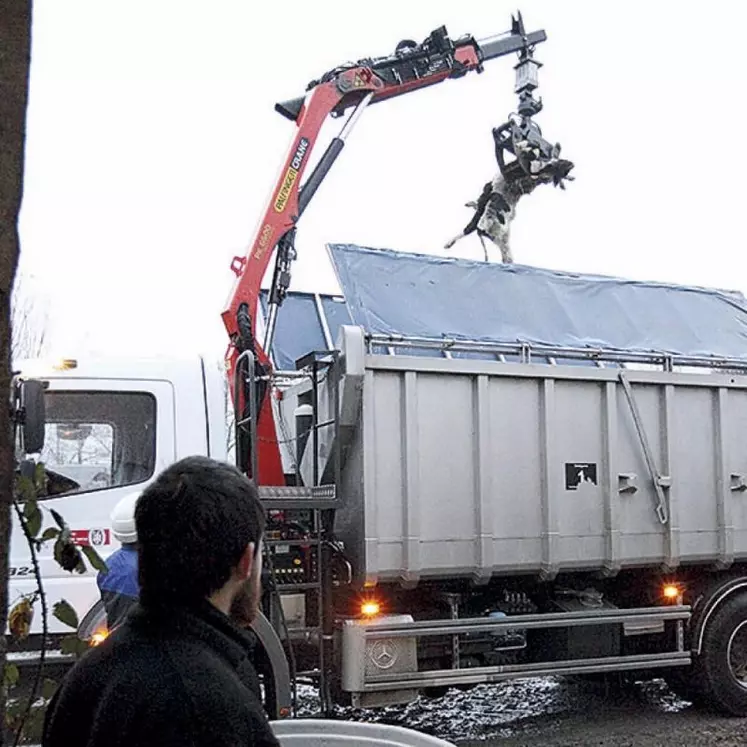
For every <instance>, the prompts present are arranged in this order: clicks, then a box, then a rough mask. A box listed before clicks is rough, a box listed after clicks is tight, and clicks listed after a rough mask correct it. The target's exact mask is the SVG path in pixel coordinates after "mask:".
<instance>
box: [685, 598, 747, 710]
mask: <svg viewBox="0 0 747 747" xmlns="http://www.w3.org/2000/svg"><path fill="white" fill-rule="evenodd" d="M694 675H695V677H696V678H697V680H699V688H698V689H699V690H701V691H702V692H703V694H704V695H705V696H706V697H707V699H708V702H709V703H710V704H711V705H712V706H713V707H714V708H715V709H717V710H719V711H722V712H724V713H726V714H729V715H732V716H747V595H745V594H740V595H739V596H737V597H735V598H734V599H731V600H730V601H728V602H726V603H725V604H724V605H723V607H721V608H719V609H718V610H716V612H715V613H714V615H713V618H712V620H711V621H710V622H709V623H708V627H707V628H706V630H705V635H704V636H703V647H702V650H701V655H700V660H699V662H698V665H697V666H696V670H695V673H694ZM699 675H700V676H699Z"/></svg>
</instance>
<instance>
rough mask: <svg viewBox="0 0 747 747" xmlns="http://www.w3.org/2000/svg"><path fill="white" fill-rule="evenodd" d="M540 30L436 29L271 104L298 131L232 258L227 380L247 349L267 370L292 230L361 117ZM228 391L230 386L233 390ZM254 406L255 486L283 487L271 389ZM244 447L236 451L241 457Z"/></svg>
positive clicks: (540, 36) (536, 37) (516, 22)
mask: <svg viewBox="0 0 747 747" xmlns="http://www.w3.org/2000/svg"><path fill="white" fill-rule="evenodd" d="M546 38H547V37H546V34H545V32H544V31H536V32H533V33H529V34H527V33H526V32H525V30H524V26H523V22H522V21H521V17H520V16H519V18H518V19H513V24H512V30H511V31H510V32H508V33H505V34H501V35H499V36H494V37H490V38H487V39H484V40H481V41H477V40H475V39H474V38H473V37H472V36H464V37H461V38H459V39H456V40H452V39H450V38H449V36H448V33H447V31H446V28H445V27H443V26H442V27H441V28H438V29H436V30H435V31H433V32H432V33H431V34H430V35H429V36H428V38H427V39H426V40H425V41H423V42H422V43H420V44H416V43H415V42H412V41H409V40H405V41H402V42H400V43H399V44H398V45H397V48H396V50H395V52H394V53H393V54H391V55H388V56H386V57H380V58H372V59H371V58H369V59H364V60H360V61H358V62H357V63H353V64H350V65H344V66H339V67H337V68H334V69H333V70H330V71H329V72H327V73H325V74H324V75H323V76H322V77H321V78H320V79H318V80H314V81H312V82H311V83H310V84H309V86H308V88H307V93H306V95H305V96H303V97H298V98H295V99H291V100H289V101H285V102H282V103H279V104H277V105H276V107H275V108H276V110H277V111H278V112H279V113H280V114H282V115H283V116H284V117H286V118H287V119H290V120H292V121H293V122H295V123H296V125H297V131H296V134H295V137H294V138H293V139H292V142H291V145H290V148H289V150H288V153H287V155H286V158H285V161H284V165H283V168H282V170H281V173H280V177H279V179H278V182H277V183H276V185H275V187H274V189H273V191H272V193H271V196H270V199H269V203H268V204H267V207H266V209H265V212H264V214H263V216H262V219H261V221H260V222H259V225H258V227H257V230H256V234H255V236H254V239H253V241H252V243H251V244H250V248H249V251H248V253H247V254H246V256H244V257H234V259H233V262H232V264H231V269H232V270H233V272H234V274H235V275H236V279H235V282H234V286H233V290H232V292H231V295H230V299H229V302H228V304H227V306H226V308H225V310H224V311H223V313H222V318H223V322H224V325H225V327H226V331H227V332H228V336H229V341H230V342H229V349H228V354H227V358H228V368H229V377H230V379H231V381H234V378H235V377H236V376H237V375H239V376H242V378H243V374H242V372H241V371H238V370H237V363H238V362H239V360H240V357H241V355H242V353H244V352H245V351H251V353H252V356H253V358H254V360H255V361H256V365H257V371H256V374H257V375H258V376H257V378H258V379H259V380H261V379H262V378H263V376H265V377H266V376H267V374H268V373H269V371H270V368H271V365H270V361H269V357H268V352H269V349H270V345H271V342H272V337H273V333H274V329H275V319H276V314H277V310H278V308H279V307H280V305H281V304H282V302H283V299H284V298H285V295H286V293H287V290H288V287H289V283H290V265H291V262H292V260H293V259H294V258H295V248H294V239H295V231H296V224H297V223H298V220H299V218H300V217H301V215H302V214H303V212H304V210H305V209H306V207H307V206H308V204H309V202H310V200H311V199H312V197H313V196H314V194H315V193H316V191H317V189H318V188H319V186H320V184H321V183H322V181H323V180H324V178H325V176H326V175H327V173H328V172H329V170H330V168H331V167H332V165H333V163H334V162H335V160H336V159H337V157H338V156H339V154H340V152H341V151H342V149H343V147H344V145H345V139H346V137H347V136H348V135H349V133H350V131H351V130H352V128H353V127H354V125H355V123H356V122H357V119H358V117H359V116H360V115H361V113H362V112H363V110H364V109H365V108H366V107H367V106H369V105H370V104H374V103H378V102H380V101H384V100H387V99H392V98H394V97H397V96H401V95H403V94H406V93H410V92H413V91H416V90H420V89H423V88H427V87H430V86H432V85H435V84H437V83H441V82H443V81H444V80H447V79H449V78H459V77H462V76H464V75H466V74H467V73H468V72H470V71H475V72H478V73H481V72H482V71H483V64H484V63H485V62H486V61H488V60H491V59H495V58H497V57H502V56H505V55H508V54H511V53H514V52H522V51H526V50H529V49H532V48H533V47H534V45H536V44H538V43H540V42H543V41H545V40H546ZM351 108H352V109H353V112H352V114H351V115H350V117H349V119H348V121H347V123H346V124H345V125H344V127H343V128H342V130H341V132H340V134H339V135H338V136H337V137H335V138H334V139H333V140H332V142H331V143H330V145H329V146H328V148H327V150H326V151H325V153H324V154H323V155H322V157H321V158H320V159H319V162H318V163H317V165H316V167H315V169H314V171H313V172H312V173H311V175H310V176H309V177H308V179H307V180H306V181H305V182H304V183H303V185H301V182H302V179H303V176H304V173H305V171H306V168H307V166H308V163H309V160H310V157H311V153H312V151H313V149H314V146H315V145H316V141H317V138H318V136H319V133H320V131H321V128H322V125H323V124H324V122H325V121H326V120H327V117H329V116H332V117H341V116H344V115H345V113H346V112H347V110H349V109H351ZM273 254H274V255H275V272H274V276H273V280H272V286H271V289H270V295H269V312H268V318H267V320H266V325H265V337H264V340H263V342H262V344H261V345H260V343H259V341H258V340H257V339H256V334H257V305H258V303H259V296H260V290H261V283H262V279H263V277H264V275H265V272H266V271H267V268H268V266H269V263H270V260H271V259H272V256H273ZM233 389H234V388H233V387H232V390H233ZM236 391H237V392H239V399H240V401H239V402H236V401H235V402H234V407H235V411H236V413H237V417H240V418H241V419H242V420H243V419H245V417H246V403H247V402H248V401H249V399H250V398H249V397H248V396H247V392H246V388H245V387H236ZM256 405H257V409H258V422H257V430H256V434H257V438H258V444H259V446H258V448H259V459H258V460H255V462H256V463H258V475H253V477H255V479H257V481H258V482H259V483H262V484H273V485H281V484H283V482H284V478H283V471H282V465H281V462H280V452H279V450H278V448H277V442H276V436H275V429H274V419H273V417H272V410H271V402H270V397H269V396H267V389H266V388H265V390H263V391H262V392H261V393H260V396H259V397H258V398H256ZM241 450H242V449H241V448H240V446H239V444H237V453H238V452H240V451H241ZM238 456H239V463H240V465H241V466H242V468H243V469H244V470H245V471H247V472H248V471H250V470H249V463H250V461H251V460H249V459H248V458H247V457H246V455H242V454H241V453H238Z"/></svg>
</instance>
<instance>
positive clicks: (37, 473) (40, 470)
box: [34, 462, 47, 494]
mask: <svg viewBox="0 0 747 747" xmlns="http://www.w3.org/2000/svg"><path fill="white" fill-rule="evenodd" d="M34 485H35V486H36V492H37V494H38V493H44V492H45V491H46V487H47V470H46V469H45V468H44V462H37V463H36V466H35V467H34Z"/></svg>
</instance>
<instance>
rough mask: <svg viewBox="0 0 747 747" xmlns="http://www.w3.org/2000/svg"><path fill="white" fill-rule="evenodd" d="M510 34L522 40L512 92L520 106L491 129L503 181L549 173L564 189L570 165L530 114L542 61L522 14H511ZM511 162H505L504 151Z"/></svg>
mask: <svg viewBox="0 0 747 747" xmlns="http://www.w3.org/2000/svg"><path fill="white" fill-rule="evenodd" d="M511 21H512V26H511V33H512V34H516V35H518V36H520V37H521V38H522V39H524V41H525V43H524V46H523V47H522V49H521V50H519V53H518V54H519V62H518V64H517V65H516V67H515V70H516V85H515V88H514V93H516V94H518V96H519V107H518V110H517V113H516V114H512V115H511V116H510V117H509V119H508V121H507V122H505V123H504V124H502V125H501V126H500V127H496V128H494V129H493V140H494V142H495V157H496V161H497V162H498V168H499V169H500V172H501V174H502V175H503V177H504V178H505V179H506V180H512V179H517V178H519V177H522V176H528V177H537V178H538V177H540V176H544V177H547V176H550V177H551V179H552V182H553V184H554V186H556V187H558V186H559V187H560V188H561V189H565V184H564V183H563V182H564V180H566V179H567V180H568V181H573V177H572V176H569V173H570V171H571V169H572V168H573V164H572V163H571V162H570V161H566V160H563V159H561V158H560V143H555V144H553V143H550V142H549V141H547V140H545V138H544V137H543V136H542V130H541V129H540V127H539V125H538V124H537V123H536V122H534V121H533V120H532V117H533V116H535V115H536V114H539V112H541V111H542V99H541V98H535V97H534V92H535V91H536V89H537V88H538V87H539V69H540V67H542V63H540V62H538V61H537V60H535V59H534V45H533V44H531V43H530V42H529V40H528V38H527V35H526V31H525V29H524V21H523V19H522V17H521V13H518V14H517V16H516V18H514V17H513V16H512V17H511ZM507 153H509V154H511V155H512V156H513V157H514V159H515V160H514V161H511V162H508V163H507V161H506V154H507Z"/></svg>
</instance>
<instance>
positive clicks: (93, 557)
mask: <svg viewBox="0 0 747 747" xmlns="http://www.w3.org/2000/svg"><path fill="white" fill-rule="evenodd" d="M80 549H81V550H83V554H84V555H85V556H86V558H88V562H89V563H90V564H91V566H92V567H93V568H94V569H95V570H97V571H101V572H102V573H107V572H108V570H109V568H108V567H107V565H106V563H105V562H104V560H103V559H102V558H101V556H100V555H99V554H98V553H97V552H96V550H95V549H94V548H93V547H90V546H88V545H84V546H83V547H81V548H80Z"/></svg>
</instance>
